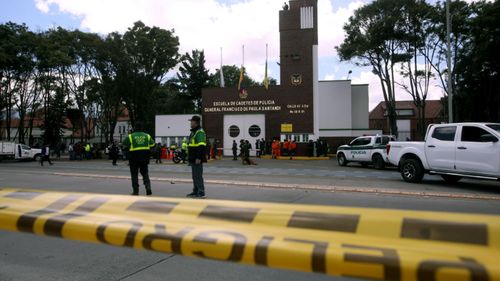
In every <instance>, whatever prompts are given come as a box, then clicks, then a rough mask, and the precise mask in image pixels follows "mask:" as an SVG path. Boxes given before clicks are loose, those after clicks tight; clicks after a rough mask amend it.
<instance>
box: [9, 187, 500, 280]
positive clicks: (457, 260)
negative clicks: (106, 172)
mask: <svg viewBox="0 0 500 281" xmlns="http://www.w3.org/2000/svg"><path fill="white" fill-rule="evenodd" d="M0 229H4V230H9V231H20V232H29V233H34V234H38V235H48V236H56V237H61V238H65V239H73V240H80V241H87V242H97V243H105V244H110V245H115V246H125V247H133V248H136V249H148V250H153V251H158V252H165V253H176V254H181V255H186V256H195V257H203V258H210V259H217V260H225V261H233V262H240V263H245V264H256V265H263V266H268V267H272V268H281V269H292V270H300V271H306V272H318V273H324V274H328V275H334V276H349V277H356V278H367V279H376V280H409V281H411V280H421V281H433V280H440V281H442V280H453V281H456V280H473V281H483V280H500V216H493V215H472V214H459V213H445V212H421V211H404V210H386V209H370V208H345V207H327V206H314V205H292V204H274V203H256V202H240V201H238V202H236V201H217V200H190V199H177V198H154V197H153V198H143V197H130V196H118V195H103V194H84V193H63V192H43V191H38V190H24V189H0Z"/></svg>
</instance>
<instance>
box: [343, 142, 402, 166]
mask: <svg viewBox="0 0 500 281" xmlns="http://www.w3.org/2000/svg"><path fill="white" fill-rule="evenodd" d="M394 140H395V138H394V137H393V136H385V135H384V136H382V135H376V136H363V137H358V138H356V139H354V140H353V141H351V143H349V144H347V145H342V146H340V147H339V148H338V149H337V161H338V163H339V165H340V166H346V165H347V164H348V163H349V162H358V163H361V165H363V166H368V165H369V164H373V166H374V167H375V169H379V170H381V169H384V168H385V166H386V164H387V163H388V162H387V144H388V143H389V142H390V141H394Z"/></svg>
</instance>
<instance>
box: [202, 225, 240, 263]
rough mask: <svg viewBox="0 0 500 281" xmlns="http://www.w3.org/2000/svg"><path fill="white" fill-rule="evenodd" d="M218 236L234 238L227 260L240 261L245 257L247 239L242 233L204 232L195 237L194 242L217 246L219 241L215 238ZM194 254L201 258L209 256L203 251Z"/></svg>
mask: <svg viewBox="0 0 500 281" xmlns="http://www.w3.org/2000/svg"><path fill="white" fill-rule="evenodd" d="M218 235H228V236H232V237H233V238H234V242H233V244H232V246H231V251H230V253H229V256H228V257H227V259H226V260H228V261H233V262H237V261H240V260H241V258H242V257H243V251H244V250H245V244H246V243H247V238H246V237H245V235H243V234H241V233H237V232H233V231H222V230H212V231H203V232H201V233H199V234H197V235H196V236H195V237H194V239H193V242H198V243H206V244H212V245H215V244H217V241H218V239H217V238H214V237H213V236H218ZM193 254H195V255H197V256H199V257H207V255H206V254H205V253H204V252H203V251H196V252H193Z"/></svg>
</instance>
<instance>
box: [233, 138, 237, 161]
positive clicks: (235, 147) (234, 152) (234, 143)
mask: <svg viewBox="0 0 500 281" xmlns="http://www.w3.org/2000/svg"><path fill="white" fill-rule="evenodd" d="M237 160H238V144H237V143H236V140H233V161H237Z"/></svg>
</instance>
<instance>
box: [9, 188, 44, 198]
mask: <svg viewBox="0 0 500 281" xmlns="http://www.w3.org/2000/svg"><path fill="white" fill-rule="evenodd" d="M42 194H43V192H39V191H27V190H18V191H14V192H12V193H9V194H7V195H5V197H7V198H14V199H22V200H32V199H34V198H36V197H38V196H40V195H42Z"/></svg>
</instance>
